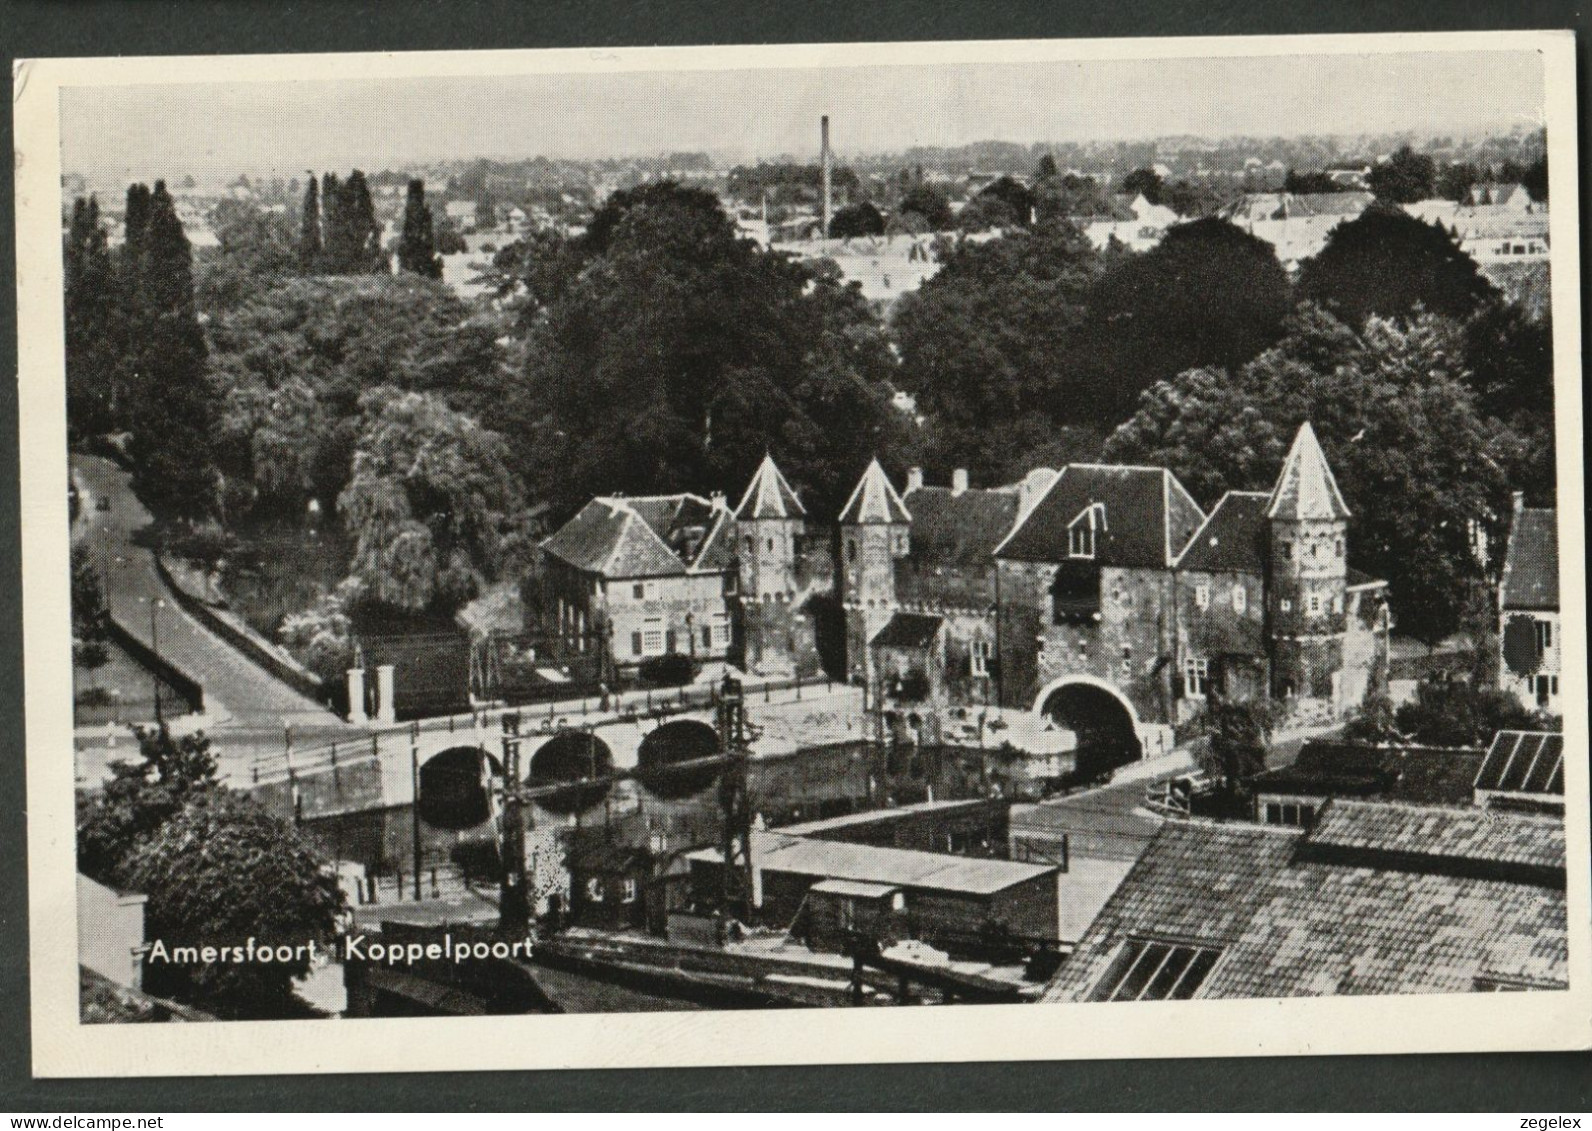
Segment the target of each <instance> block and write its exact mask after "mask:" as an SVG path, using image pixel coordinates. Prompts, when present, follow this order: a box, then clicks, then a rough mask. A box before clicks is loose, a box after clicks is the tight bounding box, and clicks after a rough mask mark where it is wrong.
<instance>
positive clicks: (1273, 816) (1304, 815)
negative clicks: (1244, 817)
mask: <svg viewBox="0 0 1592 1131" xmlns="http://www.w3.org/2000/svg"><path fill="white" fill-rule="evenodd" d="M1266 823H1267V824H1268V825H1285V826H1287V827H1288V828H1293V829H1310V828H1314V827H1315V824H1316V807H1315V806H1314V805H1304V804H1297V803H1295V802H1292V801H1282V802H1268V803H1267V804H1266Z"/></svg>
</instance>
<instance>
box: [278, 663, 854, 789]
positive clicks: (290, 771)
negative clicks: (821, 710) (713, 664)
mask: <svg viewBox="0 0 1592 1131" xmlns="http://www.w3.org/2000/svg"><path fill="white" fill-rule="evenodd" d="M742 686H743V688H744V694H745V700H746V702H747V703H748V704H755V703H756V702H757V701H758V700H759V699H760V698H761V700H762V702H765V703H771V702H773V701H774V696H775V695H779V696H781V699H780V701H781V702H799V701H800V700H801V699H802V697H803V695H804V693H806V692H810V691H830V690H833V689H834V688H835V687H837V686H843V685H841V684H837V683H836V682H835V681H834V680H832V679H830V678H828V677H827V676H809V677H806V678H792V679H774V680H763V681H759V682H756V683H753V682H751V681H746V680H743V683H742ZM787 695H789V696H790V698H788V699H787V698H786V696H787ZM718 696H719V691H718V687H717V685H716V684H715V685H706V686H702V685H697V686H690V687H679V688H651V689H646V688H644V689H640V690H633V691H624V692H611V693H610V694H609V695H607V696H586V697H584V698H581V699H569V700H565V701H563V702H555V703H548V704H546V705H545V709H544V707H543V706H542V705H537V706H536V707H535V708H532V707H528V706H520V707H509V706H505V705H503V704H501V703H491V704H482V705H479V706H477V707H476V708H475V709H474V710H472V711H468V712H465V713H463V714H455V715H446V716H442V717H438V718H432V719H416V720H414V721H412V722H409V723H401V724H388V725H380V724H378V725H376V726H372V727H371V728H370V729H368V730H367V731H366V732H365V733H364V734H361V735H358V736H355V737H351V738H349V739H347V740H344V741H340V742H333V743H327V744H322V745H319V746H313V747H295V746H294V745H293V739H292V732H291V730H284V733H283V746H282V749H281V750H280V751H274V752H272V753H268V754H261V755H258V756H256V757H255V758H254V759H253V760H252V761H251V762H250V763H249V777H250V781H251V783H252V784H260V783H262V782H271V781H281V780H284V779H288V778H292V777H294V776H297V775H303V774H314V773H322V772H328V771H331V770H333V769H337V768H340V767H344V766H348V765H351V764H355V763H358V762H368V761H372V760H377V761H379V760H380V758H381V755H382V753H383V752H384V751H402V752H404V753H407V752H408V750H409V748H410V746H411V745H412V744H414V743H416V742H418V741H420V740H422V739H424V738H427V737H435V736H437V735H439V734H444V733H446V734H456V735H458V736H459V737H460V742H461V744H470V745H474V744H476V743H477V742H483V741H484V742H486V743H488V744H489V749H490V748H491V746H492V745H495V744H496V743H497V742H498V740H499V738H500V735H501V732H502V720H503V716H504V715H506V714H517V715H518V716H519V717H520V733H521V734H522V735H525V736H529V737H535V736H538V735H549V736H550V735H553V734H557V733H558V732H559V731H561V730H568V729H571V728H573V729H582V728H587V727H600V726H613V725H616V724H622V723H639V722H642V721H644V720H646V721H654V722H659V723H661V722H665V721H667V720H668V719H670V718H672V717H673V716H675V715H679V714H682V713H685V712H690V711H700V710H709V709H712V708H713V707H715V706H716V705H717V704H718Z"/></svg>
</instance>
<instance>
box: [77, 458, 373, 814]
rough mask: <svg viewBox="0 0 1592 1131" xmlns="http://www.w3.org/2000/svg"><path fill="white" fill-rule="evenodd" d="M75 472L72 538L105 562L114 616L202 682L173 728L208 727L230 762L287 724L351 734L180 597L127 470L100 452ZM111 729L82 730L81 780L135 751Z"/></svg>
mask: <svg viewBox="0 0 1592 1131" xmlns="http://www.w3.org/2000/svg"><path fill="white" fill-rule="evenodd" d="M72 476H73V481H74V482H75V483H76V485H77V488H78V495H79V504H80V506H79V511H78V521H77V524H76V526H75V527H74V529H73V537H74V540H75V541H77V542H78V543H80V544H82V545H84V546H86V547H87V548H88V551H89V554H90V557H91V559H92V560H93V561H94V563H95V565H96V567H97V568H98V570H99V573H100V577H101V578H102V581H103V584H104V588H105V599H106V604H107V606H108V607H109V609H110V611H111V614H112V615H113V616H114V617H115V618H116V621H117V623H118V624H120V625H121V626H122V627H123V628H124V629H126V630H127V631H128V632H129V633H131V634H132V635H133V636H134V637H136V638H137V639H138V640H140V641H142V642H143V643H145V644H148V645H149V646H150V647H151V648H152V649H153V650H154V651H156V652H157V653H158V654H159V655H161V656H163V657H165V658H166V659H168V660H169V661H170V662H171V663H172V664H174V665H175V666H176V667H177V668H178V669H180V670H181V671H183V672H185V673H186V674H187V675H189V676H190V677H192V678H193V679H195V680H197V681H198V682H199V684H200V685H201V686H202V687H203V688H204V700H205V702H204V708H205V709H204V714H203V715H200V716H186V717H183V718H180V719H174V720H173V730H177V731H185V730H191V729H203V730H204V731H205V733H206V734H208V735H209V736H210V738H211V742H212V749H213V752H214V753H215V754H216V756H217V759H218V761H220V762H222V763H223V769H224V770H225V769H229V768H230V767H231V766H232V765H233V764H246V763H247V762H248V761H250V760H252V759H253V758H254V757H255V756H257V755H258V754H261V753H263V752H265V751H268V750H270V751H280V750H281V749H282V746H283V743H284V728H285V727H286V726H291V727H292V728H293V733H294V741H295V742H299V741H305V740H308V741H317V742H331V741H334V740H336V739H337V738H338V737H346V736H348V735H350V734H352V733H354V728H352V727H350V726H349V724H348V723H346V722H345V721H344V720H343V719H341V718H340V717H338V716H337V715H335V714H333V713H332V712H331V711H330V710H328V709H327V708H326V707H325V706H323V705H321V704H320V703H317V702H315V701H314V700H313V699H310V698H308V697H306V696H304V695H301V694H300V693H299V692H297V691H295V690H294V689H293V688H291V687H289V686H288V685H287V684H285V683H283V682H282V681H281V680H279V679H277V678H276V677H275V676H273V675H272V674H270V673H269V672H267V671H266V670H265V669H263V668H261V667H260V666H259V665H257V664H255V663H254V662H253V661H251V660H249V659H248V658H247V657H246V656H244V655H242V654H241V653H239V652H238V651H237V650H236V649H235V648H233V647H232V646H231V645H229V644H228V643H227V642H226V641H224V640H222V639H221V638H220V637H218V636H216V635H215V634H214V633H212V632H211V631H210V630H209V629H207V628H205V626H204V625H202V624H200V623H199V621H197V620H196V619H194V618H193V617H192V616H190V615H189V614H188V612H187V611H186V610H184V609H183V608H182V607H181V606H180V605H179V604H178V603H177V600H176V597H175V596H174V595H173V594H172V593H171V591H170V590H169V589H168V588H167V586H166V584H165V582H164V581H163V580H162V579H161V577H160V574H159V573H158V572H157V571H156V569H155V558H154V552H153V550H152V549H150V548H149V547H147V546H141V545H139V544H138V542H137V540H136V535H137V534H138V533H139V532H140V531H142V530H144V529H145V528H147V527H148V526H149V525H150V523H151V522H152V521H153V519H152V516H151V515H150V513H149V511H148V510H147V509H146V508H145V507H144V505H143V503H141V502H140V501H139V499H138V496H137V495H135V494H134V493H133V488H132V477H131V476H130V475H129V474H128V473H127V472H126V471H125V470H123V469H122V468H121V467H119V466H118V465H117V464H116V463H114V462H112V461H111V460H109V459H105V458H103V457H101V456H83V455H78V456H74V457H73V460H72ZM101 500H106V501H108V504H109V505H108V508H107V509H103V510H102V509H100V501H101ZM130 721H138V720H130ZM143 721H146V722H147V721H150V720H143ZM114 729H116V728H109V727H94V728H83V729H81V730H79V731H78V734H77V743H76V745H77V759H78V760H77V776H78V780H79V782H80V783H84V782H87V783H93V782H98V781H100V780H103V778H104V777H105V775H106V773H107V765H108V763H109V762H110V761H111V760H113V759H116V758H127V757H129V754H130V751H132V750H134V749H136V747H135V746H134V745H133V744H132V743H131V742H130V741H129V740H128V737H127V735H126V733H125V730H126V728H125V726H124V727H122V728H120V729H121V730H122V731H123V734H122V737H121V738H120V740H119V741H110V740H109V734H110V732H111V731H113V730H114Z"/></svg>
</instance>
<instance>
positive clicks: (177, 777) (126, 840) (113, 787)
mask: <svg viewBox="0 0 1592 1131" xmlns="http://www.w3.org/2000/svg"><path fill="white" fill-rule="evenodd" d="M110 768H111V776H110V779H109V780H108V781H106V782H105V784H104V785H103V786H102V787H101V788H100V789H99V790H97V791H95V792H92V793H89V792H81V793H79V794H78V795H77V870H78V871H80V872H82V873H83V874H84V875H85V876H89V877H90V878H92V879H95V880H98V881H100V882H101V883H105V884H109V885H111V886H112V887H124V888H125V887H127V886H128V885H129V884H130V883H131V882H132V860H133V856H134V855H135V854H136V853H137V851H138V850H139V849H140V848H142V847H143V846H144V844H146V843H147V842H148V841H149V839H150V838H151V837H153V836H154V835H155V834H156V833H157V832H158V831H159V830H160V828H161V827H162V826H163V825H164V824H165V823H166V822H167V821H169V820H171V818H172V817H174V816H175V815H176V814H177V813H178V812H179V811H180V810H181V809H182V807H183V806H184V805H185V804H187V803H188V801H189V800H190V799H191V798H193V797H194V796H196V795H197V794H200V793H203V792H206V791H208V790H212V789H216V788H217V778H216V760H215V757H214V756H213V755H212V754H211V753H210V743H209V740H208V739H206V738H205V737H204V736H203V735H202V734H188V735H183V736H181V737H178V736H176V735H173V734H172V733H171V731H170V730H168V729H167V728H166V726H165V725H164V724H162V725H161V726H160V727H158V728H149V729H145V730H140V731H139V732H138V760H137V761H134V762H127V761H118V762H112V763H111V767H110Z"/></svg>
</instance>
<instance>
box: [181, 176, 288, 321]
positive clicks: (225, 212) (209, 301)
mask: <svg viewBox="0 0 1592 1131" xmlns="http://www.w3.org/2000/svg"><path fill="white" fill-rule="evenodd" d="M210 224H211V228H212V229H213V230H214V231H215V234H216V241H217V245H216V246H215V247H213V248H209V249H207V250H205V251H203V252H201V253H200V254H199V255H198V256H197V257H196V260H195V267H194V299H195V302H196V303H197V304H198V306H199V309H201V310H203V311H205V312H206V313H214V312H216V311H221V310H228V309H231V308H233V307H236V306H238V305H239V304H240V303H242V302H243V301H244V300H245V299H247V298H249V297H251V296H253V295H255V294H258V293H259V292H261V291H264V290H268V289H270V288H271V287H275V286H279V285H280V284H282V283H283V282H285V281H287V280H288V279H290V278H292V277H293V275H294V274H296V273H297V271H298V268H299V263H300V261H301V257H300V250H301V249H300V247H299V244H298V237H297V236H295V233H294V231H293V224H292V221H291V220H289V219H288V217H286V216H283V215H281V214H280V213H275V212H267V211H266V210H265V209H263V208H260V207H259V206H257V205H254V204H249V203H246V202H240V201H236V200H230V199H227V200H222V201H221V202H220V203H219V204H217V205H216V207H215V211H214V212H213V213H212V215H211V221H210Z"/></svg>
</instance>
